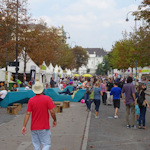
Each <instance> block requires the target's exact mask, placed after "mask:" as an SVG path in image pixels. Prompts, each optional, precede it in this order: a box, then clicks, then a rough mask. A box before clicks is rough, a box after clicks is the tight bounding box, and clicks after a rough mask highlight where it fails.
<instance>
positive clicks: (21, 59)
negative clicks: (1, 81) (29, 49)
mask: <svg viewBox="0 0 150 150" xmlns="http://www.w3.org/2000/svg"><path fill="white" fill-rule="evenodd" d="M24 57H25V51H24V50H22V52H21V53H20V54H19V56H18V62H19V66H18V68H19V71H18V73H24V64H25V63H24ZM15 61H16V60H14V62H15ZM32 66H34V67H35V68H36V78H38V79H40V68H39V67H38V66H37V65H36V64H35V63H34V62H33V60H32V59H31V58H30V56H29V55H28V54H26V71H25V73H30V71H31V67H32ZM5 70H6V68H2V69H1V71H3V72H5ZM7 71H8V82H9V81H10V76H11V74H12V73H16V67H15V66H13V67H12V66H7ZM2 78H5V76H4V75H3V77H2Z"/></svg>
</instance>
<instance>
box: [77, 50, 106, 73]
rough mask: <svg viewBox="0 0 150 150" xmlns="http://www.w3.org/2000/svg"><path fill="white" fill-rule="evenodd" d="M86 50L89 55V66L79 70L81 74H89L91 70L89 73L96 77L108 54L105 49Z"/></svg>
mask: <svg viewBox="0 0 150 150" xmlns="http://www.w3.org/2000/svg"><path fill="white" fill-rule="evenodd" d="M86 50H87V54H88V55H89V59H88V64H87V65H86V66H82V67H80V68H79V74H84V73H87V70H89V73H90V74H93V75H94V74H95V72H96V69H97V67H98V65H99V64H100V63H102V62H103V58H104V56H105V55H107V52H106V51H105V50H104V49H103V48H86Z"/></svg>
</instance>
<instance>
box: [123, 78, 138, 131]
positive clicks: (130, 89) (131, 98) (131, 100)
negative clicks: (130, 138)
mask: <svg viewBox="0 0 150 150" xmlns="http://www.w3.org/2000/svg"><path fill="white" fill-rule="evenodd" d="M124 94H125V96H124ZM122 99H123V102H124V104H125V105H126V127H127V128H130V126H131V127H132V128H136V126H135V100H136V96H135V87H134V85H133V84H132V77H130V76H129V77H128V78H127V83H126V84H124V86H123V89H122ZM130 111H131V125H130V122H129V115H130Z"/></svg>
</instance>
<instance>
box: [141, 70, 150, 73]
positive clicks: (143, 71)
mask: <svg viewBox="0 0 150 150" xmlns="http://www.w3.org/2000/svg"><path fill="white" fill-rule="evenodd" d="M149 72H150V70H149V69H146V70H139V73H149Z"/></svg>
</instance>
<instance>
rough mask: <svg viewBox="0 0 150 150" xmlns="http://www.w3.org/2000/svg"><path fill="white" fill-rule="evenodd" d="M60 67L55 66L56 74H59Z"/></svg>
mask: <svg viewBox="0 0 150 150" xmlns="http://www.w3.org/2000/svg"><path fill="white" fill-rule="evenodd" d="M58 69H59V68H58V65H56V66H55V68H54V72H55V73H56V74H58Z"/></svg>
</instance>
